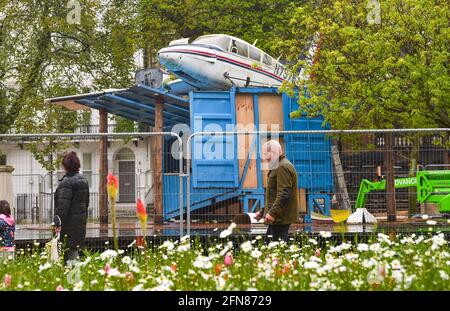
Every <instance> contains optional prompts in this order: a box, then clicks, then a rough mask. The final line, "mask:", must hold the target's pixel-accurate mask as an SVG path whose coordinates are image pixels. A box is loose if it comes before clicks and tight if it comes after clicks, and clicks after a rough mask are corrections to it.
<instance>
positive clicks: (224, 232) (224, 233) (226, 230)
mask: <svg viewBox="0 0 450 311" xmlns="http://www.w3.org/2000/svg"><path fill="white" fill-rule="evenodd" d="M232 233H233V231H231V230H229V229H225V230H223V231H222V232H220V234H219V237H220V238H221V239H224V238H226V237H227V236H229V235H230V234H232Z"/></svg>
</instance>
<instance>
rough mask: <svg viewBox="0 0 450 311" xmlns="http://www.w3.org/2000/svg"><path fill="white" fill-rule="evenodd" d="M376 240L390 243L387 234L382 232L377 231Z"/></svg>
mask: <svg viewBox="0 0 450 311" xmlns="http://www.w3.org/2000/svg"><path fill="white" fill-rule="evenodd" d="M378 241H380V242H385V243H386V244H388V245H391V244H392V241H391V240H390V239H389V236H388V235H386V234H383V233H378Z"/></svg>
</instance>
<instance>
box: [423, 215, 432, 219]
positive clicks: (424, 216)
mask: <svg viewBox="0 0 450 311" xmlns="http://www.w3.org/2000/svg"><path fill="white" fill-rule="evenodd" d="M428 218H430V216H428V215H427V214H423V215H422V219H424V220H427V219H428Z"/></svg>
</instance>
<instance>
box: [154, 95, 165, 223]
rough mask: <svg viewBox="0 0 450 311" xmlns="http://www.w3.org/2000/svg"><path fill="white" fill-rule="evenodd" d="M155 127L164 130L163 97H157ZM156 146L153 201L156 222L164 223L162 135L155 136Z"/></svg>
mask: <svg viewBox="0 0 450 311" xmlns="http://www.w3.org/2000/svg"><path fill="white" fill-rule="evenodd" d="M155 108H156V109H155V127H154V128H153V131H154V132H162V130H163V124H164V120H163V109H164V106H163V101H162V98H161V97H159V96H158V97H157V98H156V101H155ZM153 142H154V148H153V155H152V158H153V161H154V166H153V167H154V174H153V184H154V188H153V190H154V195H153V202H154V207H155V224H162V222H163V201H162V199H163V188H162V187H163V185H162V156H163V150H162V142H163V137H162V136H156V137H154V140H153Z"/></svg>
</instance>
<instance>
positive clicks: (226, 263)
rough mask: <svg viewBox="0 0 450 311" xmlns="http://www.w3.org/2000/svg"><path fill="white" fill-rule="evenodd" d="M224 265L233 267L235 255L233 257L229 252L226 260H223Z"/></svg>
mask: <svg viewBox="0 0 450 311" xmlns="http://www.w3.org/2000/svg"><path fill="white" fill-rule="evenodd" d="M223 264H224V265H225V266H231V265H232V264H233V255H232V254H231V253H230V252H228V253H227V254H226V255H225V258H224V260H223Z"/></svg>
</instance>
